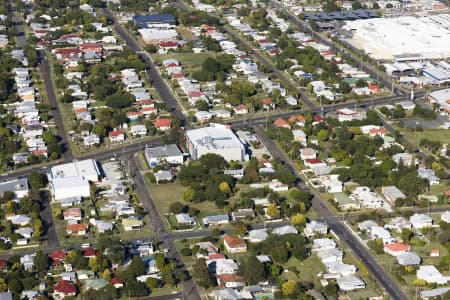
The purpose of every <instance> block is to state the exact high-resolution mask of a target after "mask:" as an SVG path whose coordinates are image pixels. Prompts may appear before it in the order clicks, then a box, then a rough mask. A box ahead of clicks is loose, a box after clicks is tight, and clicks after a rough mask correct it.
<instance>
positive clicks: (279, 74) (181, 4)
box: [176, 0, 317, 109]
mask: <svg viewBox="0 0 450 300" xmlns="http://www.w3.org/2000/svg"><path fill="white" fill-rule="evenodd" d="M176 4H177V5H178V7H179V8H180V9H181V10H184V11H191V10H192V9H191V8H190V7H188V6H187V5H186V4H185V3H184V2H183V1H180V0H176ZM209 15H211V16H213V17H217V16H216V15H214V14H209ZM222 28H223V29H224V31H225V33H226V34H228V35H229V36H231V37H233V38H234V39H236V40H237V41H239V43H241V44H242V45H245V46H246V47H247V48H248V49H255V46H254V45H251V44H250V43H249V42H248V41H247V40H245V39H244V38H243V37H242V36H240V35H239V34H236V33H235V32H234V31H233V30H231V29H230V28H228V27H227V26H223V27H222ZM251 54H252V55H253V56H254V57H255V58H256V59H257V60H258V61H259V62H260V63H262V64H263V65H264V67H266V68H267V69H268V70H270V71H272V72H273V73H274V74H275V75H276V76H277V77H278V78H279V79H281V81H282V82H283V83H284V84H287V85H288V86H289V87H290V88H291V89H292V90H293V91H295V92H296V93H299V94H300V98H301V100H302V101H303V102H304V103H305V104H306V105H307V106H308V107H309V108H310V109H314V108H316V107H317V105H315V104H314V103H313V102H312V101H311V100H310V99H309V98H308V96H307V95H306V94H305V93H304V92H303V91H302V90H300V89H299V85H298V84H297V83H295V82H294V81H293V80H292V79H291V78H289V76H288V75H286V74H285V73H284V72H282V71H280V70H278V69H277V68H276V67H275V66H274V65H273V63H272V62H270V61H269V60H268V59H267V58H266V57H265V56H264V55H262V54H261V53H260V52H258V51H257V50H253V51H252V52H251Z"/></svg>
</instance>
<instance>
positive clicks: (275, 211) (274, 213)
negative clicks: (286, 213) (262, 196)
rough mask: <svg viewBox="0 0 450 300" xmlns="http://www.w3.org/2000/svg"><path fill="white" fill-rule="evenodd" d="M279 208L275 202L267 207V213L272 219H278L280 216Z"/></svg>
mask: <svg viewBox="0 0 450 300" xmlns="http://www.w3.org/2000/svg"><path fill="white" fill-rule="evenodd" d="M280 214H281V212H280V209H279V208H278V207H277V206H276V205H275V204H273V203H272V204H270V205H269V206H268V207H267V215H268V216H269V217H270V218H272V219H279V218H280Z"/></svg>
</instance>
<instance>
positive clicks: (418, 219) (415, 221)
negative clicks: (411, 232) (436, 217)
mask: <svg viewBox="0 0 450 300" xmlns="http://www.w3.org/2000/svg"><path fill="white" fill-rule="evenodd" d="M409 221H410V222H411V224H412V226H413V227H414V228H416V229H422V228H427V227H431V226H433V219H432V218H431V217H430V216H429V215H426V214H414V215H412V216H411V217H410V218H409Z"/></svg>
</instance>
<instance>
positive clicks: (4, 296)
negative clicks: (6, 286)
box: [0, 292, 23, 300]
mask: <svg viewBox="0 0 450 300" xmlns="http://www.w3.org/2000/svg"><path fill="white" fill-rule="evenodd" d="M21 299H23V298H21ZM0 300H13V298H12V294H11V292H2V293H0Z"/></svg>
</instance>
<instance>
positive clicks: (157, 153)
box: [144, 144, 184, 167]
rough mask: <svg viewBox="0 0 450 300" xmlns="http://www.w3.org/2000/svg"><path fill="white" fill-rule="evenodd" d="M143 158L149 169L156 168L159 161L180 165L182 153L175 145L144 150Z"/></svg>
mask: <svg viewBox="0 0 450 300" xmlns="http://www.w3.org/2000/svg"><path fill="white" fill-rule="evenodd" d="M144 156H145V159H146V160H147V163H148V165H149V166H150V167H155V166H157V165H158V164H159V163H160V162H161V161H165V162H167V163H169V164H171V165H181V164H182V163H183V161H184V155H183V153H182V152H181V151H180V149H179V148H178V146H177V145H175V144H170V145H164V146H161V147H153V148H145V150H144Z"/></svg>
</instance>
